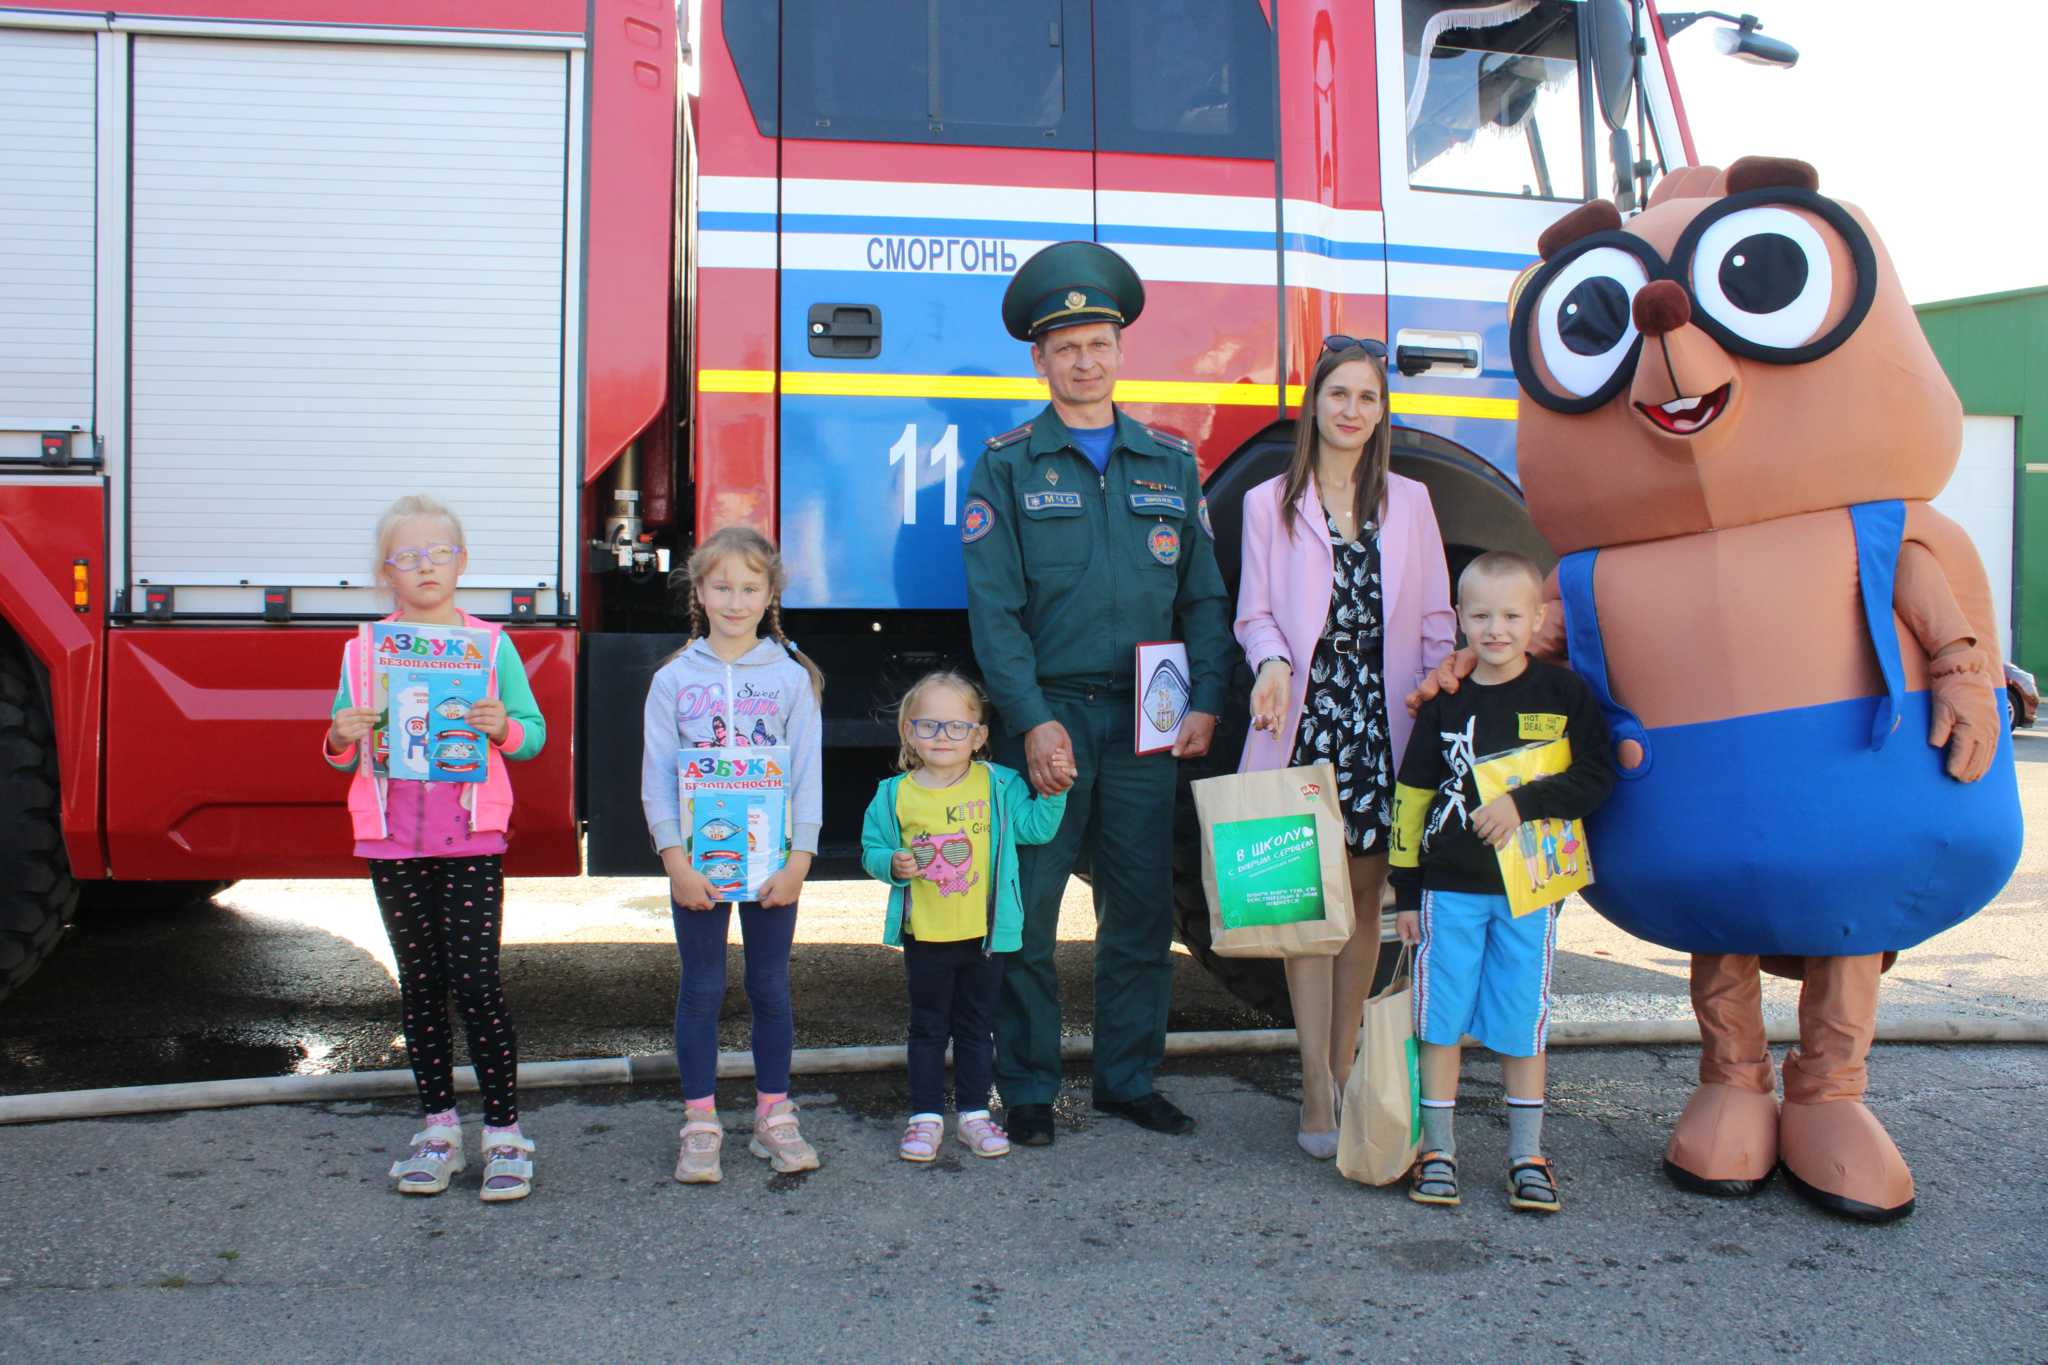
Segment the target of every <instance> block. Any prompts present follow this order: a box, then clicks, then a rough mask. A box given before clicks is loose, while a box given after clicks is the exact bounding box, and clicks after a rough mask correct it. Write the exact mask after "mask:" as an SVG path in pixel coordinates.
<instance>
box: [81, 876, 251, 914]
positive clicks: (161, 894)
mask: <svg viewBox="0 0 2048 1365" xmlns="http://www.w3.org/2000/svg"><path fill="white" fill-rule="evenodd" d="M233 885H234V883H233V882H80V883H79V884H78V910H79V913H80V914H84V915H104V914H123V913H137V914H151V915H154V914H162V913H163V912H165V911H168V910H183V909H184V908H185V907H186V906H188V905H197V904H199V903H200V902H202V901H210V900H212V899H213V898H214V897H215V896H218V895H219V894H220V893H221V892H223V891H225V890H227V889H228V888H229V887H231V886H233Z"/></svg>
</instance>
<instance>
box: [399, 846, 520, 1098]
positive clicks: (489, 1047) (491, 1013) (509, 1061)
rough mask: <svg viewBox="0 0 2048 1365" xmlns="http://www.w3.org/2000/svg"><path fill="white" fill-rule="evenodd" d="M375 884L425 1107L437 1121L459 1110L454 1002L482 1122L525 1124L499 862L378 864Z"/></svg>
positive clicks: (402, 860) (447, 860) (485, 858)
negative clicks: (506, 978) (503, 970)
mask: <svg viewBox="0 0 2048 1365" xmlns="http://www.w3.org/2000/svg"><path fill="white" fill-rule="evenodd" d="M367 861H368V862H369V864H370V885H371V886H372V887H374V888H375V889H376V892H377V909H378V910H379V911H381V912H382V913H383V915H384V932H385V933H386V934H387V935H389V936H390V939H391V953H392V956H393V957H395V958H396V959H397V960H398V994H399V1000H400V1003H401V1005H402V1007H403V1009H404V1012H405V1047H406V1051H407V1053H408V1054H409V1055H410V1056H411V1059H412V1075H413V1079H414V1080H415V1081H416V1082H418V1084H419V1088H420V1104H421V1105H422V1106H423V1107H424V1109H425V1111H426V1112H427V1113H429V1114H438V1113H440V1112H441V1111H442V1110H444V1109H452V1108H454V1107H455V1044H454V1039H453V1037H452V1036H451V1034H450V1030H449V1027H448V997H449V995H450V994H453V995H454V997H455V1001H456V1004H457V1005H459V1006H460V1007H461V1009H462V1024H463V1028H464V1029H465V1030H466V1031H467V1032H468V1034H469V1059H470V1062H471V1063H472V1064H473V1065H474V1066H475V1067H476V1081H477V1088H478V1089H479V1090H481V1091H482V1092H483V1097H484V1122H485V1123H487V1124H490V1125H491V1126H493V1127H505V1126H507V1125H509V1124H513V1123H516V1122H518V1120H519V1092H518V1084H517V1071H518V1067H519V1040H518V1039H517V1038H516V1037H515V1036H514V1035H513V1032H512V1016H511V1014H510V1013H508V1012H507V1011H506V1009H505V992H504V988H503V987H502V986H501V985H500V983H499V980H498V925H499V911H500V908H501V907H502V905H503V903H504V899H505V874H504V868H503V864H502V862H501V860H500V858H499V855H497V854H495V853H493V854H486V855H484V856H482V857H465V858H371V859H368V860H367Z"/></svg>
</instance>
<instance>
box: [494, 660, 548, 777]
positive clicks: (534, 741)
mask: <svg viewBox="0 0 2048 1365" xmlns="http://www.w3.org/2000/svg"><path fill="white" fill-rule="evenodd" d="M498 700H499V701H502V702H504V703H505V714H506V715H507V716H509V717H511V718H512V719H513V720H516V721H518V722H519V729H520V736H519V747H518V748H516V749H506V750H503V751H502V752H503V753H504V755H505V757H506V758H509V759H511V760H512V761H513V762H515V763H521V762H524V761H525V760H527V759H529V758H532V757H533V756H534V755H536V754H538V753H539V752H540V751H541V748H542V747H543V746H544V745H546V744H547V742H548V723H547V719H546V718H545V717H543V716H542V715H541V713H540V704H539V703H538V702H536V701H534V699H533V684H532V683H529V682H528V681H527V680H526V665H525V664H524V663H522V662H521V661H520V658H519V648H518V646H516V645H514V644H513V643H512V634H511V632H510V631H500V632H499V633H498Z"/></svg>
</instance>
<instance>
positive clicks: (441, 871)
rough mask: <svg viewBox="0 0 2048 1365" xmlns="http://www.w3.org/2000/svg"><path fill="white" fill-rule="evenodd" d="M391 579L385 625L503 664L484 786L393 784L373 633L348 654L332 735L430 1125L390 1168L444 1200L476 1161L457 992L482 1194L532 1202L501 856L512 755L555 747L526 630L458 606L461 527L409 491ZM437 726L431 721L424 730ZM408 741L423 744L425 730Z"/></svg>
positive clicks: (384, 542)
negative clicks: (509, 1005)
mask: <svg viewBox="0 0 2048 1365" xmlns="http://www.w3.org/2000/svg"><path fill="white" fill-rule="evenodd" d="M376 543H377V564H378V570H377V576H378V578H379V579H380V580H381V581H382V582H383V583H384V585H385V586H386V587H388V588H389V589H391V594H392V597H393V598H394V599H395V601H396V605H397V608H398V609H397V610H396V611H394V612H392V613H391V615H389V616H387V617H385V618H384V620H385V621H387V622H410V623H412V624H415V625H422V626H449V627H463V628H466V629H468V630H471V631H476V632H479V633H481V634H482V635H483V636H484V637H485V644H484V648H485V650H486V651H487V654H488V657H489V658H490V659H491V661H492V662H491V665H490V669H489V672H488V674H487V681H486V685H485V692H484V697H483V699H482V700H479V701H476V702H474V703H473V704H471V705H470V706H469V707H468V708H467V709H466V710H465V711H463V712H462V717H463V723H464V724H465V725H466V726H467V727H468V728H469V729H471V730H474V731H475V732H476V733H477V734H478V735H479V736H481V737H482V738H483V739H484V740H486V741H488V743H489V748H488V750H487V751H486V753H485V755H484V758H483V763H484V776H483V780H482V781H481V782H450V781H440V782H435V781H413V780H410V779H407V778H402V777H392V776H390V775H389V772H388V763H387V757H388V755H389V753H390V744H391V737H390V734H389V730H388V728H387V721H386V718H385V709H384V708H383V707H382V706H379V705H376V704H375V703H376V687H377V685H376V681H375V676H374V672H373V670H372V667H371V661H370V658H369V642H370V629H369V627H368V626H364V627H363V628H362V629H361V630H360V631H359V632H358V633H357V635H356V636H355V637H354V638H352V639H351V640H350V641H349V642H348V644H347V645H346V646H344V647H343V651H342V665H341V689H340V690H339V691H338V692H336V693H335V697H334V713H333V717H332V719H331V720H330V721H329V723H328V726H327V746H326V755H327V762H328V763H329V764H330V765H332V766H333V767H334V768H336V769H338V770H339V771H342V772H352V773H353V774H354V777H353V779H352V780H351V782H350V784H349V793H348V809H349V817H350V820H351V822H352V823H353V825H354V828H355V837H356V847H355V853H356V856H357V857H358V858H362V859H365V860H366V861H367V862H368V863H369V866H370V885H371V887H372V888H373V889H374V890H375V891H376V894H377V908H378V910H379V911H380V912H381V913H382V915H383V918H384V931H385V933H386V934H388V935H389V936H390V939H391V955H392V958H393V960H394V962H395V964H396V968H397V972H398V991H399V1000H400V1003H401V1009H402V1011H403V1014H402V1019H403V1023H404V1028H405V1051H406V1058H407V1060H408V1061H410V1062H411V1063H412V1074H413V1079H414V1080H415V1081H416V1082H417V1083H418V1086H419V1095H420V1103H421V1106H422V1107H423V1108H424V1109H425V1111H426V1119H425V1122H424V1123H423V1125H422V1126H421V1130H420V1131H419V1132H418V1133H415V1134H414V1135H413V1139H412V1149H411V1152H410V1154H409V1155H408V1156H407V1157H406V1158H405V1159H404V1160H402V1161H399V1162H396V1163H394V1164H393V1165H392V1167H391V1178H392V1179H393V1180H395V1181H396V1182H398V1190H399V1192H400V1193H402V1194H439V1193H440V1192H441V1191H443V1190H445V1189H447V1188H448V1180H449V1177H450V1176H452V1175H453V1174H454V1173H455V1172H457V1171H460V1170H461V1169H462V1168H463V1156H462V1119H461V1117H460V1116H459V1115H458V1114H457V1113H456V1110H455V1049H454V1042H453V1039H452V1038H451V1037H450V1036H449V1030H448V1001H449V997H450V996H451V995H452V996H453V997H454V1000H455V1004H456V1006H457V1007H458V1008H459V1009H460V1010H461V1013H462V1024H463V1029H464V1031H465V1032H466V1033H467V1034H468V1039H469V1059H470V1062H471V1063H472V1064H473V1065H474V1066H475V1067H476V1078H477V1088H478V1089H479V1090H481V1091H482V1092H483V1099H484V1127H483V1133H482V1135H481V1139H480V1141H481V1146H482V1152H483V1158H484V1175H483V1198H484V1199H485V1200H486V1201H487V1202H497V1201H500V1200H508V1199H524V1198H525V1197H526V1196H527V1195H528V1194H529V1193H531V1192H532V1190H533V1142H532V1140H531V1139H530V1138H528V1137H527V1136H526V1135H525V1134H524V1133H523V1132H521V1131H520V1128H519V1096H518V1091H517V1086H516V1084H515V1078H516V1074H517V1068H518V1065H519V1045H518V1040H517V1038H516V1037H515V1036H514V1035H513V1031H512V1016H511V1014H510V1013H509V1012H508V1011H507V1010H506V1008H505V993H504V990H503V988H502V986H501V985H500V982H499V976H498V933H499V926H500V922H501V908H502V906H503V902H504V898H505V878H504V869H503V854H504V852H505V847H506V837H507V836H506V831H507V830H508V829H509V828H510V823H511V819H512V783H511V779H510V778H509V777H508V776H507V775H506V772H505V763H506V760H511V761H514V762H522V761H524V760H526V759H529V758H532V757H533V756H534V755H536V754H538V753H539V752H540V750H541V745H543V744H544V743H546V742H547V723H546V722H545V721H544V720H543V719H542V718H541V714H540V707H539V706H538V705H536V704H535V702H534V700H533V689H532V687H531V686H529V685H528V683H527V680H526V668H525V666H524V665H523V664H521V663H520V661H519V651H518V650H517V649H516V648H514V647H513V644H512V637H511V636H509V635H507V634H505V633H504V632H503V631H501V630H500V629H499V628H498V627H497V626H495V625H492V624H491V623H490V622H488V621H483V620H479V619H478V618H477V617H474V616H471V615H470V614H469V613H468V612H466V611H463V610H462V609H461V608H460V607H458V606H456V605H455V588H456V584H457V583H458V582H459V581H460V579H461V577H462V572H463V570H464V569H466V568H467V567H468V566H469V552H468V550H466V549H465V548H464V541H463V535H462V523H461V522H460V521H459V520H457V519H456V516H455V513H453V512H451V511H450V510H449V509H448V508H446V507H444V506H442V505H441V504H440V503H439V502H436V501H435V500H434V499H432V498H429V497H421V496H416V497H408V498H400V499H399V500H398V501H397V502H394V503H392V504H391V507H390V508H389V510H387V511H386V512H385V513H384V516H383V517H382V519H381V520H379V521H378V523H377V539H376ZM418 723H419V724H421V725H423V724H424V722H418ZM408 738H409V740H411V739H419V740H423V739H424V738H425V731H424V730H423V729H422V730H421V731H419V733H418V734H417V735H409V736H408Z"/></svg>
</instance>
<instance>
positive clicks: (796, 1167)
mask: <svg viewBox="0 0 2048 1365" xmlns="http://www.w3.org/2000/svg"><path fill="white" fill-rule="evenodd" d="M747 1150H748V1151H750V1152H752V1153H753V1154H754V1155H755V1156H757V1157H760V1158H761V1159H762V1160H763V1161H766V1162H767V1163H768V1164H769V1165H771V1166H773V1167H774V1168H775V1169H776V1170H777V1171H779V1172H781V1173H783V1174H785V1175H786V1174H788V1173H789V1172H791V1171H815V1170H817V1169H818V1149H817V1148H815V1147H813V1146H811V1144H810V1143H808V1142H805V1141H804V1135H803V1132H802V1131H801V1130H800V1129H799V1128H798V1127H797V1123H796V1105H795V1104H794V1103H793V1102H791V1101H789V1100H777V1101H776V1102H775V1105H774V1107H773V1108H771V1109H770V1110H769V1111H768V1112H767V1113H765V1114H758V1115H756V1116H755V1118H754V1138H753V1141H751V1142H749V1143H748V1144H747Z"/></svg>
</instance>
